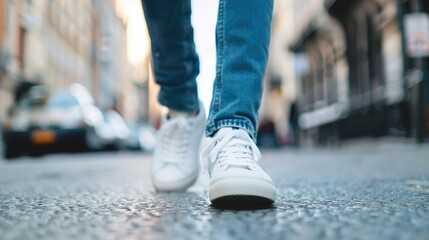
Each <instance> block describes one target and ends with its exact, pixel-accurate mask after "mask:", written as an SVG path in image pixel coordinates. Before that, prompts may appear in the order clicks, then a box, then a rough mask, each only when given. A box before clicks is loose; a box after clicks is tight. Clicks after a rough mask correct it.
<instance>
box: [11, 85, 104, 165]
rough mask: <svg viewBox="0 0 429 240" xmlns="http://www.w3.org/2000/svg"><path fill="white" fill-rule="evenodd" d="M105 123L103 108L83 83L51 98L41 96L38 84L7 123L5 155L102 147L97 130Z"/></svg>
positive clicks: (20, 103) (12, 155) (16, 107)
mask: <svg viewBox="0 0 429 240" xmlns="http://www.w3.org/2000/svg"><path fill="white" fill-rule="evenodd" d="M102 122H103V116H102V114H101V111H100V110H99V109H98V108H97V107H96V106H95V105H94V101H93V98H92V96H91V95H90V94H89V92H88V91H87V90H86V89H85V88H84V87H83V86H81V85H78V84H73V85H72V86H70V88H69V89H68V90H65V91H55V92H53V93H52V94H50V95H49V96H47V97H40V94H38V89H37V87H35V89H31V90H30V91H29V93H28V96H26V97H25V98H23V99H22V100H21V101H20V102H19V103H18V104H17V105H16V106H15V107H14V108H13V111H12V112H11V116H10V118H9V120H8V121H7V122H6V123H5V124H4V126H3V143H4V156H5V158H13V157H16V156H19V155H21V154H23V153H27V154H30V155H40V154H43V153H44V152H46V151H57V150H62V149H77V148H81V147H86V148H90V149H98V148H100V147H101V143H100V139H99V137H98V135H97V129H98V128H99V127H100V126H101V124H102Z"/></svg>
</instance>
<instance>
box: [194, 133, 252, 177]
mask: <svg viewBox="0 0 429 240" xmlns="http://www.w3.org/2000/svg"><path fill="white" fill-rule="evenodd" d="M246 137H247V139H246V140H244V139H241V138H237V137H236V133H231V134H228V135H226V136H224V137H221V139H217V140H214V141H213V142H212V143H211V144H210V145H208V146H207V147H206V148H205V149H204V150H203V152H202V154H201V160H202V165H203V170H204V171H208V172H209V174H210V173H211V170H212V168H213V166H214V164H215V163H216V161H218V162H219V164H220V166H221V167H223V168H224V169H227V168H229V167H237V168H247V169H250V168H251V166H252V165H253V164H254V163H255V162H257V161H259V160H260V159H261V152H260V151H259V149H258V147H257V146H256V144H255V143H254V142H253V140H252V139H251V138H250V137H249V136H246Z"/></svg>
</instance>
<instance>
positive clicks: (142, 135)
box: [127, 123, 156, 152]
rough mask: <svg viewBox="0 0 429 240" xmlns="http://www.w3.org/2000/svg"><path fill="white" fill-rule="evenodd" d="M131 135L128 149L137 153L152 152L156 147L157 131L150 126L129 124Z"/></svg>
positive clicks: (128, 140)
mask: <svg viewBox="0 0 429 240" xmlns="http://www.w3.org/2000/svg"><path fill="white" fill-rule="evenodd" d="M128 128H129V129H130V135H129V137H128V139H127V148H128V149H130V150H135V151H139V150H142V151H146V152H151V151H153V150H154V149H155V146H156V129H155V128H154V127H152V126H150V125H148V124H142V125H141V124H138V123H129V124H128Z"/></svg>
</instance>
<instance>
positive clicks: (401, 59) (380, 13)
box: [269, 0, 429, 144]
mask: <svg viewBox="0 0 429 240" xmlns="http://www.w3.org/2000/svg"><path fill="white" fill-rule="evenodd" d="M283 2H289V3H290V4H291V5H289V8H292V9H293V12H291V11H290V10H286V9H285V8H283V9H282V11H283V14H282V15H286V14H291V15H293V17H292V18H293V19H292V21H291V22H292V27H291V26H290V27H291V28H289V30H288V31H289V32H293V35H294V36H292V37H289V38H287V37H286V38H287V40H286V44H285V45H283V47H284V48H285V49H283V51H279V52H283V53H282V54H283V57H286V56H288V54H289V53H285V52H287V51H288V49H289V50H290V52H293V53H294V57H293V58H289V60H290V59H293V60H292V62H293V64H291V65H293V72H294V73H293V74H290V73H289V74H287V73H284V72H282V71H285V69H289V71H290V68H285V67H282V68H280V69H283V70H279V68H274V67H273V68H271V70H272V71H271V72H270V71H269V74H271V75H273V76H276V77H275V78H280V79H282V80H281V82H282V84H283V85H285V86H286V88H287V86H288V85H289V88H290V89H289V91H292V92H295V94H289V95H290V96H289V98H288V101H286V102H285V106H284V107H283V108H290V106H292V105H293V104H295V103H296V109H297V110H296V112H297V119H298V122H299V126H300V133H301V134H300V139H301V141H302V142H305V143H308V144H317V143H331V142H333V143H335V142H337V141H338V140H340V139H344V138H350V137H357V136H362V135H372V136H380V135H386V134H396V135H400V136H412V135H415V132H416V122H417V120H416V117H415V114H414V112H416V103H415V102H416V101H415V100H413V98H415V96H414V95H415V94H414V93H413V90H412V86H411V85H410V78H411V75H412V72H413V70H414V69H415V67H416V64H415V63H416V61H415V59H413V58H410V57H409V56H408V55H407V53H406V39H405V34H404V31H405V30H404V16H405V15H406V14H407V13H411V12H416V11H417V8H416V2H417V0H352V1H350V0H291V1H283ZM418 3H420V4H421V10H423V11H424V12H426V13H427V12H429V3H428V2H427V1H420V2H418ZM284 4H285V3H284ZM284 28H286V25H285V26H284ZM273 30H275V28H273ZM277 32H279V33H280V35H282V36H283V37H284V36H285V35H287V34H285V33H281V32H282V31H281V30H280V31H277ZM277 32H275V31H274V32H273V34H274V36H273V44H276V43H275V42H276V41H277V40H276V37H275V35H276V34H277ZM289 36H290V34H289ZM279 49H280V48H279ZM276 61H278V62H282V60H281V57H279V56H276V55H273V56H272V59H271V61H270V63H271V65H273V64H275V62H276ZM422 63H423V64H421V65H423V66H422V68H423V69H428V66H427V64H428V63H427V61H425V59H423V61H422ZM425 65H426V66H425ZM278 76H280V77H278ZM288 78H289V79H290V80H286V79H288ZM289 81H291V82H295V83H296V84H295V85H293V84H290V83H289ZM288 83H289V84H288ZM426 87H427V86H426ZM424 91H425V93H426V96H427V95H428V94H429V91H428V89H427V88H426V89H424ZM425 101H426V102H425V103H424V105H425V107H424V110H423V111H426V119H425V120H424V121H425V123H426V124H427V123H428V122H429V118H428V117H427V114H428V113H427V111H428V106H429V104H428V102H427V99H426V100H425ZM289 114H290V111H289ZM426 127H427V125H426ZM428 130H429V129H428V128H426V134H427V133H428Z"/></svg>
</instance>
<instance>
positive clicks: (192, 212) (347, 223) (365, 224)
mask: <svg viewBox="0 0 429 240" xmlns="http://www.w3.org/2000/svg"><path fill="white" fill-rule="evenodd" d="M150 158H151V157H150V156H149V155H140V154H137V153H126V152H123V153H94V154H75V155H48V156H46V157H44V158H42V159H37V158H22V159H18V160H16V161H10V162H5V161H0V239H3V240H6V239H413V240H414V239H422V240H423V239H429V146H428V145H423V146H417V145H414V144H409V143H398V142H394V141H387V142H386V141H384V142H377V143H374V144H358V145H355V146H354V147H343V148H338V149H321V150H318V149H313V150H294V149H283V150H266V151H263V160H262V161H261V165H262V166H263V167H264V168H265V169H266V170H267V172H268V173H269V174H270V175H271V176H272V177H273V180H274V181H275V183H276V185H277V187H278V197H277V201H276V203H275V205H274V206H273V208H271V209H266V210H256V211H231V210H218V209H215V208H212V207H211V206H210V203H209V202H208V199H207V191H206V188H207V179H205V177H206V176H201V177H200V179H199V180H198V182H197V184H196V185H195V186H193V187H192V188H191V189H190V190H189V191H188V192H186V193H168V194H166V193H155V192H154V189H153V187H152V185H151V182H150V175H149V173H150V166H151V162H150Z"/></svg>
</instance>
